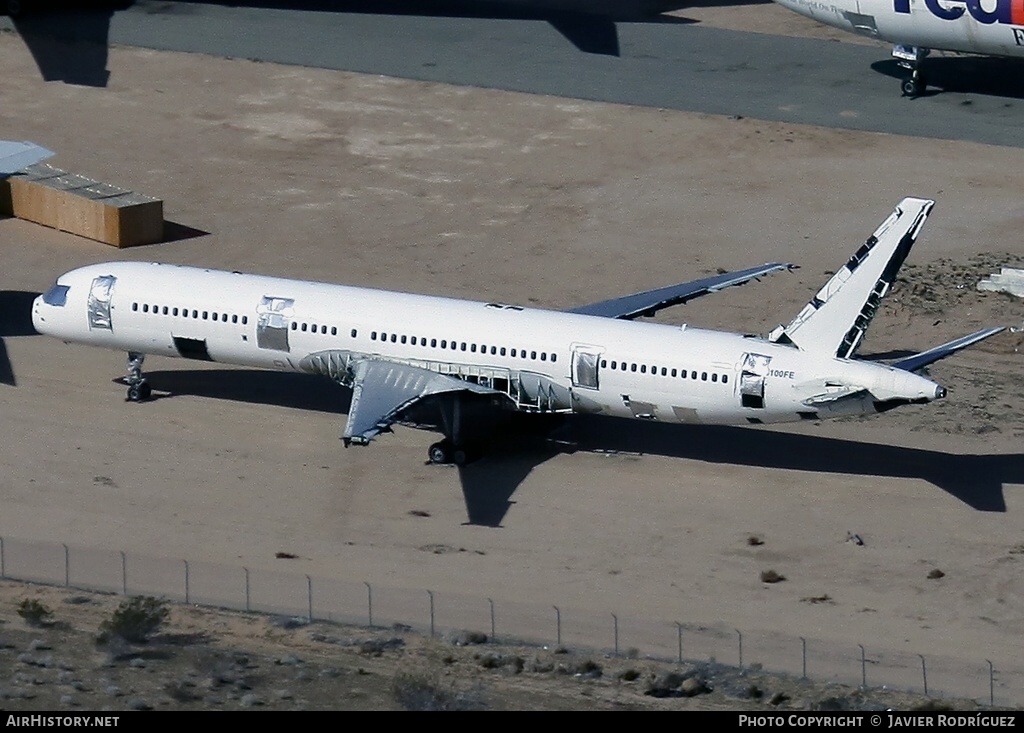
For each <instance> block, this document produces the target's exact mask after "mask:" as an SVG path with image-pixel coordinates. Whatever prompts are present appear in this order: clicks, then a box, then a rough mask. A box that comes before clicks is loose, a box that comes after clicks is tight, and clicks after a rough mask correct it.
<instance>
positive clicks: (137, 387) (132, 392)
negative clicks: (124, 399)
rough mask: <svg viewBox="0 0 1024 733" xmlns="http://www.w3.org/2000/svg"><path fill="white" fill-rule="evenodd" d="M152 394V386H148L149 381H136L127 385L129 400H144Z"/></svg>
mask: <svg viewBox="0 0 1024 733" xmlns="http://www.w3.org/2000/svg"><path fill="white" fill-rule="evenodd" d="M152 396H153V388H152V387H150V386H149V382H138V383H136V384H132V385H129V387H128V401H129V402H145V401H146V400H148V399H149V398H150V397H152Z"/></svg>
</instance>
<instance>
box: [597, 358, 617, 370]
mask: <svg viewBox="0 0 1024 733" xmlns="http://www.w3.org/2000/svg"><path fill="white" fill-rule="evenodd" d="M601 366H604V362H601ZM612 369H618V366H617V362H616V361H615V360H614V359H613V360H612Z"/></svg>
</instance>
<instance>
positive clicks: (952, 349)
mask: <svg viewBox="0 0 1024 733" xmlns="http://www.w3.org/2000/svg"><path fill="white" fill-rule="evenodd" d="M1005 330H1006V329H1005V328H1004V327H1003V326H996V327H995V328H985V329H982V330H981V331H975V332H974V333H972V334H970V335H969V336H961V337H960V338H958V339H953V340H952V341H948V342H946V343H944V344H941V345H939V346H935V347H933V348H931V349H928V350H927V351H922V352H921V353H920V354H914V355H913V356H908V357H906V358H905V359H900V360H899V361H897V362H894V363H893V364H892V366H894V367H896V368H897V369H903V370H904V371H907V372H916V371H917V370H918V369H923V368H924V367H926V366H928V365H929V364H932V363H934V362H936V361H938V360H939V359H945V358H946V357H947V356H949V355H950V354H955V353H956V352H958V351H960V349H966V348H967V347H968V346H971V345H973V344H976V343H978V342H979V341H984V340H985V339H987V338H988V337H989V336H995V335H996V334H997V333H1000V332H1001V331H1005Z"/></svg>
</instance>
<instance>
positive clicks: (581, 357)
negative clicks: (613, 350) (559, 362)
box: [572, 346, 603, 389]
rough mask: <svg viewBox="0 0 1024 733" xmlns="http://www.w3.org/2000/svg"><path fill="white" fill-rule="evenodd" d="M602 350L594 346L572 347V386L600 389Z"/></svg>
mask: <svg viewBox="0 0 1024 733" xmlns="http://www.w3.org/2000/svg"><path fill="white" fill-rule="evenodd" d="M601 351H603V349H599V348H597V347H594V346H574V347H573V349H572V386H573V387H583V388H584V389H598V388H599V386H600V382H599V374H598V369H599V367H600V365H601Z"/></svg>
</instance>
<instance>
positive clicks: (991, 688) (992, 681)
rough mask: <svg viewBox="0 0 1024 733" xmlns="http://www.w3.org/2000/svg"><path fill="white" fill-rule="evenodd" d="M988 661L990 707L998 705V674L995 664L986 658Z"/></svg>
mask: <svg viewBox="0 0 1024 733" xmlns="http://www.w3.org/2000/svg"><path fill="white" fill-rule="evenodd" d="M985 661H986V662H988V705H989V707H993V708H994V707H995V706H996V681H995V680H996V674H995V665H993V664H992V661H991V660H989V659H986V660H985Z"/></svg>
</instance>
